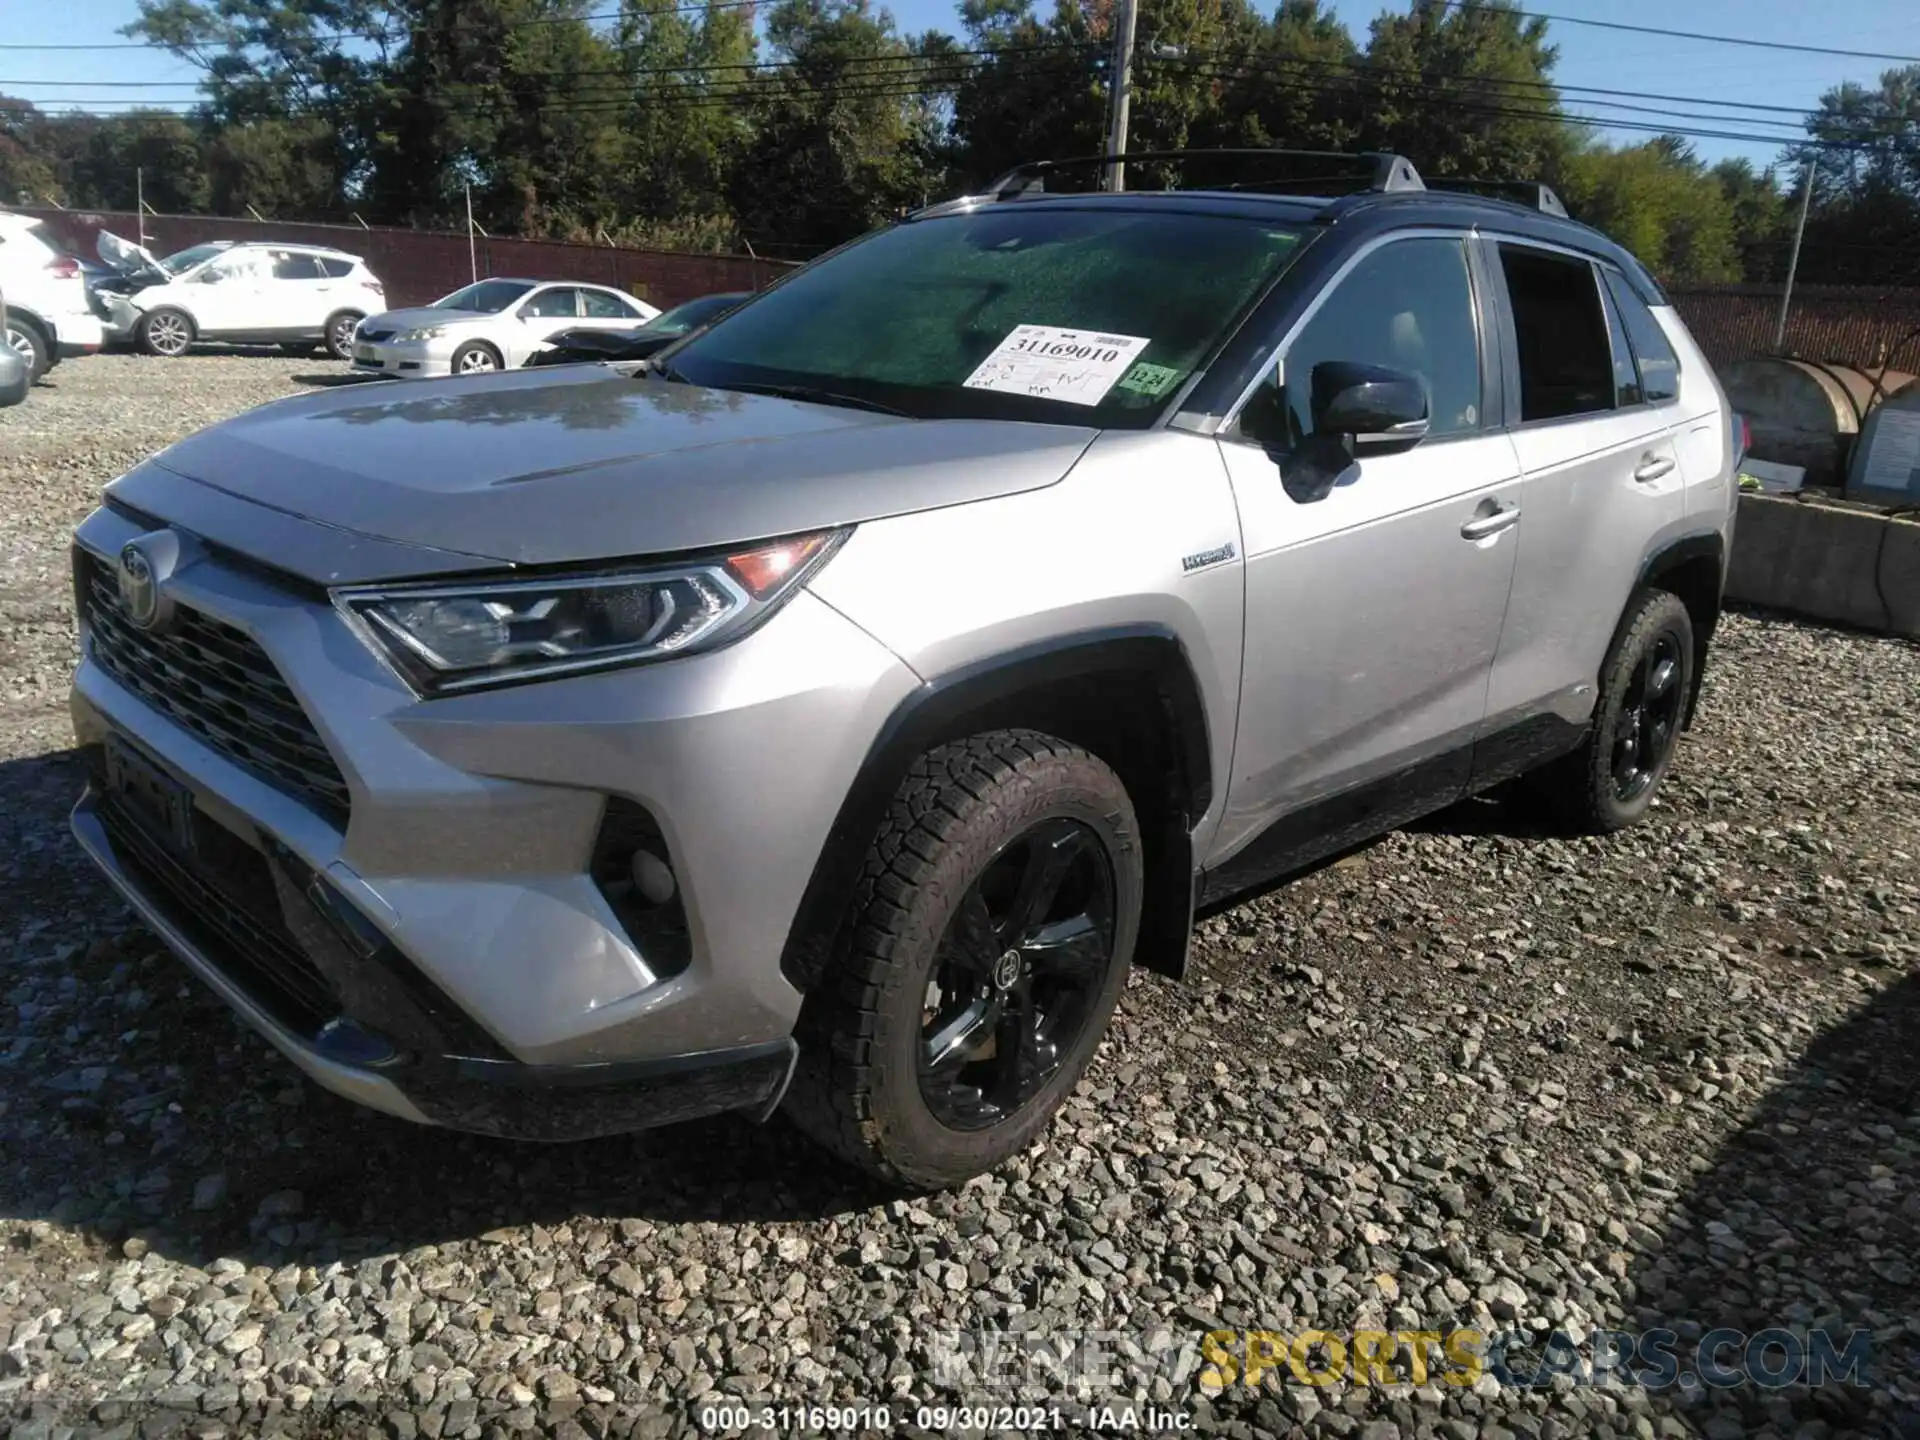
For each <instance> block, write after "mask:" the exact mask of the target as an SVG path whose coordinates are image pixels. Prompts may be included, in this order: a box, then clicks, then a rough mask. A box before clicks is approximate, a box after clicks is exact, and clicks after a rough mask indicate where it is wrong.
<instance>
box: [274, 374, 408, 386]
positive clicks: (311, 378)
mask: <svg viewBox="0 0 1920 1440" xmlns="http://www.w3.org/2000/svg"><path fill="white" fill-rule="evenodd" d="M288 378H290V379H291V380H292V381H293V383H294V384H296V385H305V386H308V387H310V388H312V389H314V390H337V389H339V388H340V387H342V386H344V385H379V384H383V383H387V377H386V376H384V375H355V374H353V373H352V372H351V371H336V372H334V373H332V374H314V375H293V376H290V377H288Z"/></svg>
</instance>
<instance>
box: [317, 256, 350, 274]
mask: <svg viewBox="0 0 1920 1440" xmlns="http://www.w3.org/2000/svg"><path fill="white" fill-rule="evenodd" d="M319 260H320V273H321V274H322V275H325V276H326V277H327V278H328V279H329V280H344V279H346V278H347V276H349V275H351V274H352V273H353V262H352V261H351V260H337V259H335V258H334V257H333V256H331V255H322V256H320V257H319Z"/></svg>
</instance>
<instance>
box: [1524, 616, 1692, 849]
mask: <svg viewBox="0 0 1920 1440" xmlns="http://www.w3.org/2000/svg"><path fill="white" fill-rule="evenodd" d="M1694 664H1695V659H1694V643H1693V617H1692V616H1691V615H1689V614H1688V613H1687V607H1686V606H1685V605H1683V604H1682V603H1681V602H1680V597H1679V596H1677V595H1673V594H1670V593H1669V592H1667V591H1665V590H1640V591H1638V592H1636V593H1635V594H1634V596H1633V598H1632V600H1631V601H1629V602H1628V605H1627V613H1626V615H1625V616H1624V617H1622V619H1621V622H1620V630H1619V633H1618V634H1617V635H1616V636H1615V637H1614V642H1613V648H1612V649H1610V650H1609V651H1608V652H1607V659H1606V663H1605V664H1604V665H1603V666H1602V667H1601V670H1600V694H1599V698H1598V699H1597V700H1596V701H1595V702H1594V707H1593V724H1592V727H1591V728H1590V729H1589V731H1588V732H1587V739H1586V741H1585V743H1584V744H1582V745H1581V747H1580V748H1579V749H1578V750H1576V751H1574V752H1573V753H1572V754H1571V755H1568V756H1567V757H1565V758H1564V759H1562V760H1557V761H1555V762H1554V763H1553V764H1551V765H1548V766H1546V767H1545V768H1543V769H1542V770H1540V771H1539V772H1538V773H1537V774H1536V775H1535V776H1534V777H1532V788H1533V789H1534V790H1535V792H1536V793H1538V794H1539V795H1541V797H1542V798H1543V799H1545V800H1546V802H1547V803H1548V804H1549V805H1550V806H1551V807H1552V808H1553V810H1554V811H1555V812H1556V814H1557V815H1558V816H1559V818H1560V819H1561V821H1562V822H1563V823H1565V824H1566V826H1567V827H1568V828H1569V829H1571V830H1574V831H1576V832H1577V833H1579V834H1583V835H1606V834H1610V833H1611V832H1613V831H1615V830H1624V829H1626V828H1627V826H1629V825H1637V824H1638V823H1639V822H1640V821H1641V820H1642V819H1644V818H1645V817H1646V813H1647V811H1648V809H1649V808H1650V807H1651V806H1652V805H1653V798H1654V795H1655V793H1656V792H1657V791H1658V790H1659V788H1660V782H1661V781H1662V780H1664V779H1665V778H1666V775H1667V770H1668V769H1669V767H1671V765H1672V764H1673V756H1674V752H1675V750H1676V749H1677V748H1678V746H1679V743H1680V729H1681V725H1682V723H1683V721H1684V720H1685V718H1686V709H1687V697H1688V696H1689V695H1690V694H1691V693H1692V689H1693V669H1694Z"/></svg>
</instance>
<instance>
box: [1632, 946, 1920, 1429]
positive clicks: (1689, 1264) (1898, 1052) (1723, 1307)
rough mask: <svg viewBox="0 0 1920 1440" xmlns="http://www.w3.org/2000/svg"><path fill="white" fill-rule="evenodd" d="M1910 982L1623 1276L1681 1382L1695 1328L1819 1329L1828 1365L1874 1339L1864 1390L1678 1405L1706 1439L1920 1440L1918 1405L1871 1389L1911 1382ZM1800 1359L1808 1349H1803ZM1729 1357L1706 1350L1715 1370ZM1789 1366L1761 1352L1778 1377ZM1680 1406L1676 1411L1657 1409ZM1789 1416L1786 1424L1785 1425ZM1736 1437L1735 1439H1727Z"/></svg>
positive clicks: (1766, 1121)
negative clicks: (1671, 1341) (1821, 1431)
mask: <svg viewBox="0 0 1920 1440" xmlns="http://www.w3.org/2000/svg"><path fill="white" fill-rule="evenodd" d="M1916 1052H1920V975H1913V976H1909V977H1908V978H1907V979H1905V980H1904V981H1902V982H1901V983H1899V984H1897V985H1896V986H1894V987H1893V988H1892V989H1890V990H1887V991H1885V992H1883V993H1882V994H1880V995H1879V996H1877V997H1876V998H1875V999H1874V1000H1872V1001H1871V1002H1870V1003H1868V1004H1867V1005H1866V1006H1865V1007H1863V1008H1862V1009H1861V1010H1859V1011H1858V1012H1856V1013H1855V1014H1854V1016H1853V1017H1852V1018H1851V1019H1849V1020H1848V1021H1847V1022H1846V1023H1845V1024H1844V1025H1841V1026H1839V1027H1838V1028H1836V1029H1834V1030H1831V1031H1829V1032H1828V1033H1827V1034H1826V1035H1824V1036H1822V1037H1821V1038H1820V1039H1819V1040H1818V1041H1817V1042H1815V1044H1814V1045H1813V1046H1812V1048H1811V1049H1810V1050H1809V1051H1808V1052H1807V1055H1806V1057H1805V1060H1804V1061H1803V1063H1802V1064H1801V1066H1800V1068H1799V1069H1798V1070H1797V1071H1796V1072H1795V1073H1794V1075H1793V1077H1792V1078H1791V1079H1790V1080H1789V1081H1788V1082H1787V1083H1786V1084H1785V1085H1783V1086H1781V1087H1779V1088H1778V1089H1776V1090H1774V1091H1773V1092H1772V1093H1771V1095H1770V1096H1769V1097H1768V1099H1767V1100H1766V1101H1765V1103H1764V1104H1763V1105H1762V1107H1761V1109H1760V1111H1759V1113H1758V1114H1756V1115H1755V1116H1754V1117H1753V1119H1752V1120H1751V1122H1750V1123H1748V1124H1747V1125H1746V1127H1745V1128H1743V1129H1742V1130H1741V1131H1740V1132H1739V1133H1738V1134H1737V1135H1735V1136H1734V1137H1733V1139H1732V1140H1730V1141H1729V1142H1728V1143H1727V1145H1726V1146H1725V1147H1724V1148H1723V1149H1722V1150H1721V1151H1720V1152H1719V1153H1718V1154H1717V1155H1716V1156H1715V1157H1714V1158H1713V1164H1712V1167H1711V1169H1709V1170H1708V1171H1707V1172H1706V1173H1704V1174H1701V1175H1699V1176H1696V1177H1695V1179H1694V1181H1693V1182H1692V1184H1691V1185H1689V1186H1688V1187H1687V1188H1686V1189H1685V1190H1684V1192H1683V1193H1682V1194H1681V1195H1680V1197H1679V1199H1678V1201H1677V1203H1676V1204H1675V1205H1674V1206H1673V1208H1672V1211H1671V1215H1672V1219H1671V1220H1670V1221H1669V1223H1668V1225H1667V1228H1666V1232H1665V1234H1664V1235H1662V1236H1661V1237H1660V1239H1659V1243H1658V1246H1657V1248H1652V1249H1650V1250H1648V1251H1645V1252H1643V1253H1642V1254H1641V1255H1640V1256H1639V1257H1638V1258H1637V1260H1636V1262H1635V1264H1634V1267H1633V1269H1632V1271H1631V1272H1630V1278H1631V1280H1632V1282H1633V1284H1634V1287H1635V1293H1636V1298H1637V1302H1638V1325H1639V1328H1640V1329H1642V1330H1646V1329H1652V1328H1657V1327H1664V1328H1666V1329H1670V1330H1672V1331H1674V1332H1676V1333H1677V1334H1678V1336H1679V1337H1680V1343H1679V1345H1678V1346H1677V1347H1676V1348H1677V1349H1678V1351H1679V1353H1680V1355H1681V1356H1682V1358H1683V1364H1682V1370H1683V1372H1684V1371H1686V1370H1688V1369H1691V1368H1692V1367H1691V1365H1690V1364H1689V1363H1686V1362H1687V1361H1689V1360H1690V1359H1691V1357H1692V1355H1693V1353H1694V1350H1695V1348H1696V1342H1697V1341H1698V1339H1699V1338H1700V1336H1701V1335H1702V1334H1704V1333H1706V1332H1711V1331H1713V1330H1716V1329H1721V1328H1725V1329H1730V1330H1733V1331H1738V1332H1741V1333H1742V1334H1743V1335H1747V1336H1752V1335H1756V1334H1758V1333H1759V1332H1761V1331H1765V1330H1768V1329H1773V1328H1784V1329H1785V1330H1788V1331H1790V1332H1793V1333H1794V1334H1796V1335H1798V1336H1800V1337H1805V1336H1806V1335H1807V1333H1808V1332H1809V1331H1810V1330H1825V1331H1826V1332H1827V1334H1828V1335H1829V1336H1830V1337H1831V1340H1832V1345H1833V1350H1834V1352H1835V1353H1836V1354H1839V1353H1843V1352H1844V1351H1845V1348H1846V1345H1847V1341H1848V1337H1849V1335H1850V1334H1851V1333H1852V1332H1854V1331H1856V1330H1868V1331H1871V1332H1873V1340H1872V1351H1871V1357H1870V1359H1869V1362H1868V1367H1867V1373H1866V1374H1865V1376H1864V1378H1865V1379H1866V1380H1867V1381H1868V1383H1867V1384H1866V1385H1865V1386H1853V1385H1849V1384H1847V1383H1844V1382H1830V1383H1828V1384H1826V1385H1824V1386H1821V1387H1819V1388H1814V1389H1809V1388H1808V1387H1807V1386H1805V1385H1804V1384H1802V1385H1795V1386H1792V1387H1790V1388H1785V1389H1776V1390H1769V1389H1767V1388H1765V1387H1763V1386H1760V1385H1755V1384H1742V1385H1739V1386H1737V1387H1733V1388H1728V1389H1722V1390H1718V1391H1715V1392H1712V1393H1711V1394H1709V1395H1707V1396H1706V1397H1704V1398H1701V1399H1698V1400H1696V1401H1694V1402H1693V1403H1692V1404H1690V1405H1687V1406H1685V1407H1684V1408H1686V1409H1689V1410H1693V1411H1694V1412H1695V1415H1694V1418H1696V1419H1699V1420H1706V1419H1708V1418H1709V1417H1711V1418H1713V1419H1716V1420H1717V1421H1718V1423H1717V1425H1716V1426H1715V1429H1714V1430H1710V1431H1708V1433H1709V1434H1714V1433H1722V1434H1727V1435H1733V1434H1742V1433H1744V1434H1753V1433H1755V1432H1756V1431H1758V1430H1760V1429H1761V1428H1762V1427H1764V1426H1766V1425H1768V1424H1769V1423H1771V1424H1772V1426H1773V1428H1774V1430H1775V1432H1776V1433H1778V1434H1781V1435H1786V1434H1790V1433H1792V1432H1793V1430H1794V1429H1795V1427H1796V1426H1797V1425H1798V1424H1803V1423H1805V1422H1806V1421H1808V1420H1815V1419H1817V1420H1823V1421H1825V1422H1826V1423H1827V1424H1829V1425H1831V1426H1832V1427H1834V1433H1864V1434H1885V1435H1900V1436H1905V1437H1914V1436H1920V1408H1916V1406H1915V1404H1914V1401H1913V1399H1912V1397H1911V1396H1909V1398H1908V1400H1907V1401H1906V1403H1905V1405H1904V1406H1901V1405H1898V1404H1896V1403H1895V1402H1894V1401H1893V1397H1892V1396H1891V1395H1889V1394H1888V1393H1887V1391H1886V1390H1885V1388H1884V1380H1882V1379H1881V1378H1879V1377H1884V1376H1894V1375H1898V1376H1902V1377H1905V1380H1906V1383H1907V1384H1909V1385H1911V1384H1912V1377H1914V1376H1915V1375H1916V1374H1920V1069H1916V1067H1915V1064H1914V1056H1915V1054H1916ZM1808 1348H1809V1349H1813V1348H1815V1347H1813V1346H1809V1347H1808ZM1742 1355H1743V1351H1742V1348H1741V1347H1740V1345H1738V1344H1733V1345H1730V1346H1728V1347H1726V1348H1724V1349H1722V1350H1721V1351H1720V1358H1721V1359H1722V1360H1723V1361H1724V1362H1726V1363H1728V1364H1729V1365H1737V1364H1739V1363H1740V1362H1741V1358H1742ZM1790 1358H1791V1357H1790V1356H1789V1354H1788V1353H1787V1352H1786V1351H1783V1350H1778V1349H1776V1350H1774V1351H1772V1352H1771V1355H1770V1357H1769V1358H1768V1359H1767V1360H1766V1362H1765V1363H1766V1364H1768V1365H1770V1366H1772V1367H1773V1368H1774V1370H1775V1371H1776V1373H1778V1372H1780V1371H1784V1370H1789V1369H1790V1366H1789V1361H1790ZM1669 1403H1678V1402H1669ZM1789 1414H1790V1415H1791V1419H1789ZM1736 1427H1737V1428H1736Z"/></svg>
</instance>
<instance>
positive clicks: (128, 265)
mask: <svg viewBox="0 0 1920 1440" xmlns="http://www.w3.org/2000/svg"><path fill="white" fill-rule="evenodd" d="M93 248H94V251H95V253H97V254H98V255H99V256H100V258H101V259H102V260H103V261H105V262H106V263H107V264H108V265H110V266H111V267H112V268H113V269H115V270H118V271H119V272H121V273H122V274H125V275H137V274H140V273H141V272H143V271H152V272H153V273H154V274H156V275H160V276H164V275H165V274H166V273H167V272H166V270H165V269H164V268H162V266H161V264H160V262H159V260H157V259H156V258H155V257H154V253H153V252H152V251H151V250H149V249H147V247H146V246H144V245H136V244H134V243H133V241H131V240H122V239H121V238H120V237H119V236H118V235H116V234H114V233H113V232H112V231H111V230H102V231H101V232H100V234H99V236H98V237H97V238H95V240H94V242H93Z"/></svg>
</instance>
